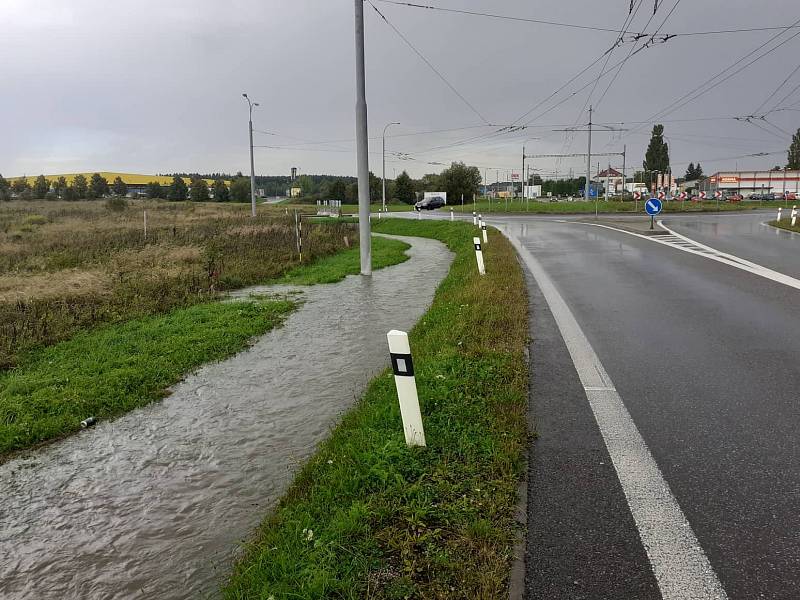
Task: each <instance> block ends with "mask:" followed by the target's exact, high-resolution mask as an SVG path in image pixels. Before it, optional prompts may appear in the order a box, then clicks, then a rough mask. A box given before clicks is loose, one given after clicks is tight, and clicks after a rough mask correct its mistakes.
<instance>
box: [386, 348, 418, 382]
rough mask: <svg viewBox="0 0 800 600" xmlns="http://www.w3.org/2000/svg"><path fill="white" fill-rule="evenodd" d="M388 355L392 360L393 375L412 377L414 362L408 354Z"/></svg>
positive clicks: (392, 353)
mask: <svg viewBox="0 0 800 600" xmlns="http://www.w3.org/2000/svg"><path fill="white" fill-rule="evenodd" d="M389 355H390V356H391V358H392V371H393V372H394V374H395V375H400V376H402V377H413V376H414V361H413V360H412V359H411V355H410V354H397V353H395V352H391V353H390V354H389Z"/></svg>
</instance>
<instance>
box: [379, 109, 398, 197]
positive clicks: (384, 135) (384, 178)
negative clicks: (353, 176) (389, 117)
mask: <svg viewBox="0 0 800 600" xmlns="http://www.w3.org/2000/svg"><path fill="white" fill-rule="evenodd" d="M392 125H400V123H387V124H386V127H384V128H383V177H382V178H381V186H382V188H383V212H386V130H387V129H389V127H391V126H392Z"/></svg>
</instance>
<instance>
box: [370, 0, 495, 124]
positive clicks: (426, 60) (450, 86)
mask: <svg viewBox="0 0 800 600" xmlns="http://www.w3.org/2000/svg"><path fill="white" fill-rule="evenodd" d="M367 2H369V5H370V6H371V7H372V8H373V9H374V10H375V12H376V13H378V15H379V16H380V18H381V19H383V21H384V23H386V24H387V25H388V26H389V27H391V28H392V30H393V31H394V32H395V33H396V34H397V35H398V36H399V37H400V39H402V40H403V41H404V42H405V43H406V45H407V46H408V47H409V48H411V50H413V51H414V53H415V54H416V55H417V56H418V57H419V58H420V59H421V60H422V61H423V62H424V63H425V64H426V65H428V67H429V68H430V69H431V70H432V71H433V72H434V73H435V74H436V75H437V76H438V77H439V79H441V80H442V81H443V82H444V83H445V84H446V85H447V87H449V88H450V90H452V92H453V93H454V94H455V95H456V96H458V97H459V98H460V99H461V101H462V102H463V103H464V104H466V105H467V106H468V107H469V108H470V109H471V110H472V112H474V113H475V114H476V115H478V117H479V118H480V120H481V121H483V122H484V123H486V124H487V125H488V124H489V120H488V119H487V118H486V117H484V116H483V114H482V113H481V112H480V111H479V110H478V109H477V108H475V106H473V104H472V103H471V102H470V101H469V100H467V99H466V98H465V97H464V95H463V94H462V93H461V92H459V91H458V90H457V89H456V88H455V86H454V85H453V84H452V83H450V82H449V81H448V80H447V78H446V77H445V76H444V75H442V73H441V72H440V71H439V69H437V68H436V67H435V66H433V63H431V61H429V60H428V59H427V58H425V55H424V54H422V52H420V51H419V50H417V48H416V46H414V44H412V43H411V42H410V41H409V39H408V38H407V37H406V36H405V35H403V33H402V32H401V31H400V30H399V29H398V28H397V27H395V26H394V24H393V23H392V22H391V21H389V19H387V18H386V15H384V14H383V13H382V12H381V11H380V10H378V7H377V6H375V5H374V4H373V3H372V1H371V0H367Z"/></svg>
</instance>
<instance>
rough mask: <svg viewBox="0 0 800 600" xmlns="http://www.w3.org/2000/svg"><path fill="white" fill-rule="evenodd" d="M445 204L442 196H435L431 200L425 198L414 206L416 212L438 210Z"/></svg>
mask: <svg viewBox="0 0 800 600" xmlns="http://www.w3.org/2000/svg"><path fill="white" fill-rule="evenodd" d="M444 204H445V202H444V198H442V197H441V196H433V197H431V198H425V199H424V200H420V201H419V202H417V203H416V204H415V205H414V210H434V209H436V208H441V207H443V206H444Z"/></svg>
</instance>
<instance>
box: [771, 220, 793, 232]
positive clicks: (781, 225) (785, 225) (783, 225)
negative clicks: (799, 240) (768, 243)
mask: <svg viewBox="0 0 800 600" xmlns="http://www.w3.org/2000/svg"><path fill="white" fill-rule="evenodd" d="M769 224H770V225H772V226H773V227H777V228H778V229H785V230H786V231H794V232H795V233H800V223H798V224H797V225H795V226H794V227H792V221H791V219H786V220H785V221H784V220H783V219H781V220H780V221H770V222H769Z"/></svg>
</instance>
